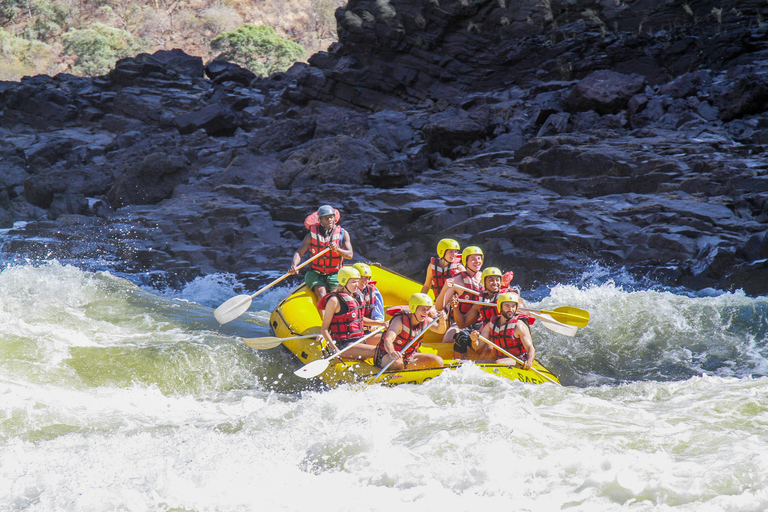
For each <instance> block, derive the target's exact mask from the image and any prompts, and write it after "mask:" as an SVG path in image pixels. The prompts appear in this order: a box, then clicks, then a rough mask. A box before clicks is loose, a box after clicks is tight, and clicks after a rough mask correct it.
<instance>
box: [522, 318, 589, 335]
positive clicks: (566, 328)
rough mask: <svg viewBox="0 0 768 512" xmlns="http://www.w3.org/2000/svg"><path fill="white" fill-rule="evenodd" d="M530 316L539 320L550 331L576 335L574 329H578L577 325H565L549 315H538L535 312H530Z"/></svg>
mask: <svg viewBox="0 0 768 512" xmlns="http://www.w3.org/2000/svg"><path fill="white" fill-rule="evenodd" d="M530 315H531V316H533V317H534V318H538V319H539V321H540V322H541V325H543V326H544V327H546V328H547V329H549V330H550V331H552V332H556V333H558V334H562V335H563V336H570V337H573V336H576V331H577V330H578V329H579V328H578V327H576V326H574V325H566V324H562V323H560V322H558V321H557V320H555V319H554V318H552V317H551V316H549V315H540V314H537V313H530Z"/></svg>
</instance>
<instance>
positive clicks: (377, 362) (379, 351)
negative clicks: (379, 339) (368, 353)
mask: <svg viewBox="0 0 768 512" xmlns="http://www.w3.org/2000/svg"><path fill="white" fill-rule="evenodd" d="M385 355H387V351H386V350H384V349H383V348H382V346H381V344H378V345H376V353H375V354H374V355H373V364H374V366H376V367H377V368H383V366H384V365H382V364H381V360H382V359H384V356H385ZM410 361H411V358H410V357H406V358H403V369H407V368H408V363H409V362H410Z"/></svg>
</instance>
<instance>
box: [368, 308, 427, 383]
mask: <svg viewBox="0 0 768 512" xmlns="http://www.w3.org/2000/svg"><path fill="white" fill-rule="evenodd" d="M439 319H440V317H439V316H438V317H435V318H433V319H432V321H431V322H429V323H428V324H427V326H426V327H425V328H423V329H422V330H421V331H420V332H419V334H417V335H416V336H414V337H413V339H412V340H411V341H409V342H408V343H407V344H406V345H405V346H404V347H403V348H402V350H400V352H398V354H402V353H403V352H405V351H406V350H408V349H409V348H410V347H411V345H413V344H414V343H416V340H418V339H419V338H421V336H422V335H423V334H424V333H425V332H427V331H428V330H429V328H430V327H432V324H434V323H435V322H437V321H438V320H439ZM394 362H395V360H394V359H392V360H390V361H389V362H388V363H387V364H385V365H384V368H382V369H381V371H380V372H379V373H377V374H376V376H375V377H374V378H373V379H371V380H376V379H378V378H379V377H381V374H382V373H384V372H385V371H387V368H389V367H390V366H391V365H392V363H394Z"/></svg>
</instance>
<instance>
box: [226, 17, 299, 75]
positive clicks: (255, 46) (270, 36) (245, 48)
mask: <svg viewBox="0 0 768 512" xmlns="http://www.w3.org/2000/svg"><path fill="white" fill-rule="evenodd" d="M211 48H212V49H213V50H214V51H219V52H221V53H220V54H219V55H218V56H217V57H216V58H217V59H221V60H225V61H228V62H234V63H236V64H239V65H241V66H243V67H246V68H248V69H250V70H251V71H253V72H254V73H255V74H256V75H258V76H268V75H271V74H272V73H276V72H278V71H285V70H286V69H288V68H289V67H291V66H292V65H293V63H294V62H296V61H299V60H302V59H303V58H304V55H305V54H306V51H305V50H304V47H303V46H301V45H300V44H298V43H294V42H293V41H290V40H288V39H285V38H283V37H280V36H279V35H278V34H277V32H275V29H273V28H272V27H267V26H264V25H251V24H245V25H243V26H241V27H240V28H238V29H235V30H231V31H229V32H225V33H223V34H220V35H218V36H216V38H214V39H213V41H211Z"/></svg>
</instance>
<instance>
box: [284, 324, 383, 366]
mask: <svg viewBox="0 0 768 512" xmlns="http://www.w3.org/2000/svg"><path fill="white" fill-rule="evenodd" d="M382 329H384V326H383V325H381V326H379V327H377V328H376V329H374V330H373V331H371V332H370V333H368V334H367V335H365V336H363V337H362V338H360V339H359V340H357V341H355V342H353V343H350V344H349V345H347V346H346V347H344V348H343V349H341V350H339V351H338V352H336V353H335V354H333V355H330V356H328V357H324V358H323V359H317V360H315V361H311V362H309V363H307V364H305V365H304V366H302V367H301V368H299V369H298V370H296V371H295V372H293V373H294V375H296V376H297V377H301V378H304V379H311V378H312V377H317V376H318V375H320V374H321V373H323V372H324V371H325V369H326V368H328V365H329V364H330V361H331V359H334V358H336V357H339V356H340V355H341V354H343V353H344V352H346V351H347V350H349V349H351V348H352V347H354V346H355V345H358V344H360V343H362V342H364V341H365V340H367V339H368V338H370V337H371V336H373V335H374V334H378V333H379V331H381V330H382ZM312 368H314V370H315V371H314V372H313V371H312Z"/></svg>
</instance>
